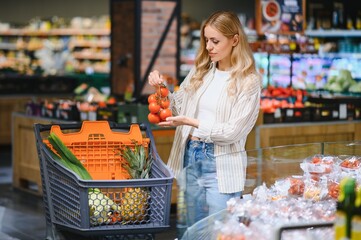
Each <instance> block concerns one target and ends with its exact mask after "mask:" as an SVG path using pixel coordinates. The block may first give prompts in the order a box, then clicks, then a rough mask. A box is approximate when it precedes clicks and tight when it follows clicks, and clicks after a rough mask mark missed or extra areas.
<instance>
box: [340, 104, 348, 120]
mask: <svg viewBox="0 0 361 240" xmlns="http://www.w3.org/2000/svg"><path fill="white" fill-rule="evenodd" d="M339 112H340V119H346V118H347V104H346V103H343V104H340V106H339Z"/></svg>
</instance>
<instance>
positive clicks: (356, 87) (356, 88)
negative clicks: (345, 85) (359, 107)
mask: <svg viewBox="0 0 361 240" xmlns="http://www.w3.org/2000/svg"><path fill="white" fill-rule="evenodd" d="M348 91H349V92H352V93H361V82H358V83H355V84H353V85H351V86H350V88H349V89H348Z"/></svg>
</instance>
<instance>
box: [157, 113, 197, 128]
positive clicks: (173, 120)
mask: <svg viewBox="0 0 361 240" xmlns="http://www.w3.org/2000/svg"><path fill="white" fill-rule="evenodd" d="M158 125H159V126H162V127H177V126H181V125H189V126H192V127H195V128H198V125H199V121H198V120H197V119H194V118H189V117H185V116H175V117H167V119H166V121H164V122H160V123H158Z"/></svg>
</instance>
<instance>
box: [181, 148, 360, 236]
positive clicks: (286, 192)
mask: <svg viewBox="0 0 361 240" xmlns="http://www.w3.org/2000/svg"><path fill="white" fill-rule="evenodd" d="M360 146H361V141H343V142H317V143H309V144H296V145H284V146H277V147H270V148H260V149H255V150H250V151H246V154H247V175H246V185H245V190H244V192H243V199H238V198H232V199H231V200H229V201H228V202H227V208H226V209H225V210H223V211H220V212H218V213H216V214H213V215H211V216H209V217H207V218H204V219H202V220H200V221H198V222H196V223H195V224H193V225H191V226H188V228H187V230H186V232H185V234H184V237H183V238H182V239H242V240H246V239H262V240H276V239H283V240H287V239H292V240H295V239H302V240H305V239H309V238H304V236H305V234H306V233H307V236H310V235H312V236H313V237H315V238H312V239H316V238H317V239H320V240H321V239H322V240H326V239H327V240H328V239H333V234H334V230H333V223H334V221H335V211H336V201H337V196H336V195H334V193H335V192H333V190H334V189H333V188H334V187H335V185H333V184H336V186H337V184H339V183H340V180H342V179H343V178H344V177H347V176H353V177H355V178H356V179H359V177H360V171H359V170H360V166H361V164H358V165H357V168H355V169H351V167H350V168H347V169H345V168H343V166H344V164H343V163H345V162H346V161H348V159H354V160H353V161H358V162H359V163H361V148H360ZM319 160H320V162H318V161H319ZM306 164H308V165H306ZM310 166H311V167H314V168H308V167H310ZM189 169H192V168H186V169H185V171H188V170H189ZM315 169H316V170H315ZM314 171H315V172H314ZM181 176H184V175H181ZM316 177H317V178H316ZM336 178H337V179H338V180H335V179H336ZM288 181H289V182H288ZM357 181H358V183H359V184H360V183H361V182H360V181H359V180H357ZM179 182H181V181H179ZM295 183H297V184H298V185H297V184H295ZM299 183H301V184H299ZM331 183H333V184H331ZM312 184H314V185H312ZM338 186H339V185H338ZM179 189H182V188H179ZM182 191H185V193H186V191H187V187H186V186H183V190H182ZM187 237H188V238H187ZM198 237H199V238H198ZM227 237H228V238H227Z"/></svg>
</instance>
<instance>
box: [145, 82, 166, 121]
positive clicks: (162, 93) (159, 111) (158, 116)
mask: <svg viewBox="0 0 361 240" xmlns="http://www.w3.org/2000/svg"><path fill="white" fill-rule="evenodd" d="M168 95H169V90H168V88H167V87H166V86H165V85H164V84H160V85H159V86H158V87H157V91H156V92H155V93H153V94H150V95H149V97H148V109H149V114H148V121H149V122H150V123H153V124H157V123H160V122H163V121H165V120H166V119H167V117H170V116H172V110H171V109H170V108H169V106H170V102H169V98H168Z"/></svg>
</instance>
